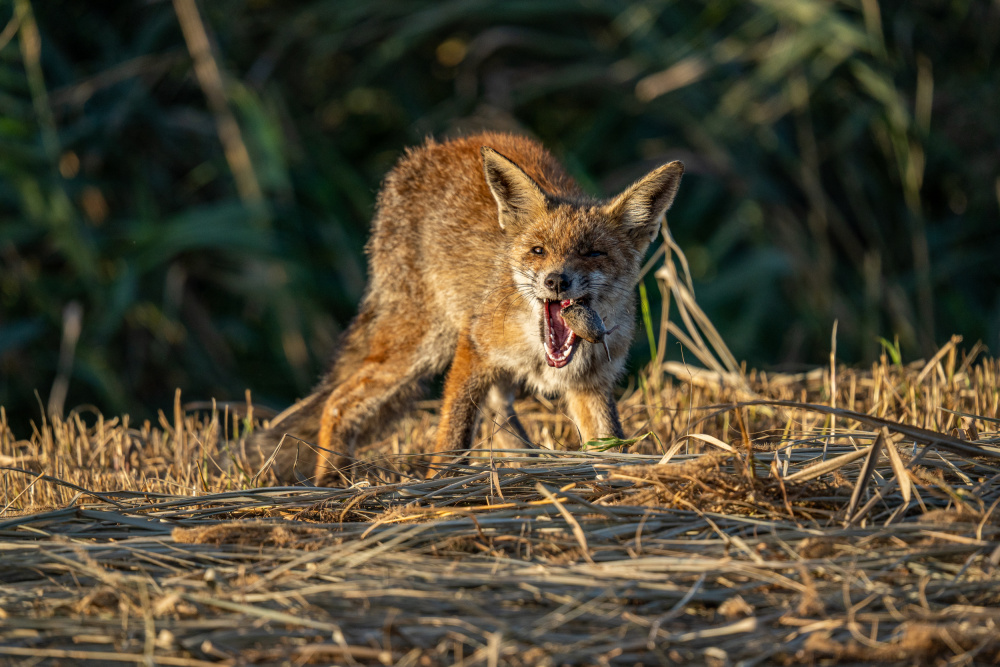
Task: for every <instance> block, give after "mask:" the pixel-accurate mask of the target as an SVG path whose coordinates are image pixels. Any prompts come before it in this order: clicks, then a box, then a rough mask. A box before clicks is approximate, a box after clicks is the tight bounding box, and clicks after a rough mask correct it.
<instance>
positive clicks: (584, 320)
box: [559, 303, 618, 361]
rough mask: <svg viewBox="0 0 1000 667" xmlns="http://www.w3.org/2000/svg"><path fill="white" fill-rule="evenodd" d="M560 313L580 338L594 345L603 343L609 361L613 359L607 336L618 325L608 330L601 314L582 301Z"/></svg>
mask: <svg viewBox="0 0 1000 667" xmlns="http://www.w3.org/2000/svg"><path fill="white" fill-rule="evenodd" d="M559 314H560V315H562V318H563V319H564V320H565V321H566V324H568V325H569V328H570V329H572V330H573V333H575V334H576V335H577V336H579V337H580V338H582V339H584V340H585V341H587V342H588V343H593V344H594V345H596V344H597V343H603V344H604V352H605V353H606V354H607V355H608V361H611V350H609V349H608V342H607V341H606V340H605V337H606V336H607V335H608V334H609V333H611V332H612V331H614V330H615V329H617V328H618V327H617V325H616V326H614V327H612V329H611V331H608V330H606V329H605V328H604V321H603V320H602V319H601V316H600V315H598V314H597V313H596V312H595V311H594V310H593V309H591V308H588V307H587V306H585V305H583V304H582V303H574V304H571V305H569V306H566V307H565V308H563V309H562V311H561V312H560V313H559Z"/></svg>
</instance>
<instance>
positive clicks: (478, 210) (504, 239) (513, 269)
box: [249, 133, 683, 484]
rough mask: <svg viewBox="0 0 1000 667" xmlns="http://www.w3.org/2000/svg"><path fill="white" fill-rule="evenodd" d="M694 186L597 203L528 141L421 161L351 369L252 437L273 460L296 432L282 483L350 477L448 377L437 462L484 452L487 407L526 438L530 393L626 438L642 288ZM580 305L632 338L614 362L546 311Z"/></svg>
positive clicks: (667, 186) (396, 172) (349, 358)
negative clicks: (557, 398)
mask: <svg viewBox="0 0 1000 667" xmlns="http://www.w3.org/2000/svg"><path fill="white" fill-rule="evenodd" d="M682 173H683V166H682V165H681V164H680V163H679V162H673V163H670V164H668V165H664V166H662V167H660V168H658V169H655V170H653V171H652V172H650V174H648V175H647V176H646V177H644V178H642V179H640V180H639V181H637V182H636V183H635V184H634V185H632V186H630V187H629V188H628V189H626V190H625V192H623V193H622V194H620V195H619V196H617V197H614V198H612V199H610V200H596V199H592V198H589V197H587V196H586V195H584V194H583V193H582V191H581V190H580V189H579V187H578V186H577V185H576V184H575V182H574V181H573V180H572V179H571V178H570V177H569V176H568V175H567V174H566V172H565V171H564V170H563V169H562V167H561V166H560V165H559V163H558V162H557V161H556V160H555V158H553V157H552V155H551V154H549V153H548V152H547V151H546V150H545V149H544V148H542V146H541V145H540V144H538V143H537V142H535V141H533V140H531V139H527V138H525V137H519V136H515V135H509V134H493V133H487V134H480V135H475V136H470V137H465V138H462V139H456V140H454V141H449V142H445V143H437V142H434V141H432V140H429V141H427V142H426V143H425V144H424V145H423V146H421V147H419V148H414V149H410V150H408V151H407V152H406V154H405V155H404V156H403V158H402V159H401V160H400V161H399V163H398V164H397V165H396V167H395V168H393V170H392V171H390V172H389V174H388V175H387V176H386V179H385V182H384V184H383V187H382V190H381V191H380V193H379V196H378V201H377V209H376V213H375V218H374V221H373V225H372V236H371V239H370V241H369V243H368V246H367V252H368V257H369V267H370V281H369V284H368V288H367V290H366V292H365V296H364V298H363V300H362V303H361V307H360V312H359V314H358V317H357V318H356V319H355V321H354V322H353V323H352V324H351V326H350V327H349V328H348V330H347V332H345V335H344V337H343V340H342V342H341V348H340V350H339V353H338V356H337V358H336V359H335V360H334V362H333V364H332V366H331V368H330V371H329V372H328V373H327V374H326V376H325V377H324V378H323V380H322V381H321V382H320V384H319V386H318V387H317V388H316V390H315V391H314V393H313V394H312V395H311V396H309V397H307V398H306V399H304V400H303V401H300V402H299V404H297V406H296V408H295V409H294V410H293V411H292V412H291V413H290V414H289V415H288V416H287V417H285V418H283V419H279V420H278V421H276V423H274V424H273V425H272V426H271V428H270V429H268V430H265V431H263V432H260V433H258V434H256V435H255V436H254V437H253V438H252V440H251V442H250V443H249V445H250V447H249V448H250V450H251V452H253V453H256V454H257V455H258V457H259V459H260V460H265V459H267V458H268V457H269V456H270V455H271V453H272V452H273V451H274V450H275V449H276V448H277V446H278V443H279V441H280V440H281V436H282V435H283V434H286V433H287V434H290V435H292V436H294V437H295V438H297V439H300V440H295V441H293V442H289V441H287V440H286V441H285V442H284V443H282V446H281V448H280V449H278V453H277V457H276V465H275V471H276V472H277V474H278V476H279V477H280V478H282V479H286V480H295V479H296V478H297V477H299V476H301V477H308V475H307V474H306V473H311V475H312V476H313V477H314V480H315V481H316V483H317V484H318V483H323V482H325V481H328V480H330V479H333V477H331V473H336V474H337V475H339V476H341V477H343V478H344V479H345V480H346V479H350V471H349V470H347V469H346V468H345V465H346V464H347V462H348V461H349V457H351V456H353V454H354V449H355V446H356V444H357V443H358V442H360V441H363V440H364V439H366V438H370V437H372V436H373V435H374V434H375V433H376V432H377V431H378V429H379V428H380V427H381V426H383V425H385V424H387V423H390V422H391V420H392V418H394V417H395V416H397V415H398V414H400V413H401V412H402V411H403V410H404V409H405V406H406V404H407V403H408V401H409V400H410V399H412V398H413V397H414V396H415V395H417V393H418V387H419V384H420V382H421V380H424V379H426V378H428V377H431V376H434V375H436V374H439V373H442V372H444V371H445V369H446V368H448V366H449V364H450V370H449V371H448V374H447V377H446V380H445V391H444V400H443V406H442V414H441V422H440V424H439V427H438V435H437V441H436V443H435V451H436V452H444V451H446V450H463V449H467V448H468V447H470V446H471V445H472V444H473V443H472V439H473V437H474V433H475V426H476V423H477V419H478V416H479V414H480V412H481V411H482V410H484V409H486V408H487V406H488V407H489V409H490V410H492V411H496V412H498V413H500V414H501V416H502V418H503V420H504V421H505V422H507V423H508V424H510V426H511V429H512V431H514V432H515V433H517V434H518V435H519V436H520V437H523V433H524V431H523V429H522V428H521V426H520V424H519V423H518V422H517V418H516V415H515V414H514V412H513V408H512V406H511V404H510V400H511V395H512V392H511V391H510V390H509V389H510V388H511V387H516V386H524V387H527V388H528V389H530V390H533V391H538V392H542V393H545V394H550V395H557V394H563V395H565V396H566V397H567V399H568V407H569V411H570V415H571V416H572V417H573V419H574V420H575V421H576V423H577V425H578V427H579V429H580V435H581V437H582V438H583V439H584V440H585V441H586V440H589V439H591V438H595V437H604V436H612V435H615V436H621V434H622V430H621V424H620V422H619V419H618V413H617V409H616V407H615V403H614V399H613V397H612V390H613V388H614V386H615V382H616V381H617V378H618V377H619V376H620V375H621V372H622V370H623V368H624V363H625V357H626V354H627V351H628V348H629V344H630V342H631V339H632V334H633V332H634V328H635V323H634V319H635V297H634V294H633V286H634V284H635V281H636V279H637V277H638V272H639V268H640V266H641V262H642V257H643V254H644V253H645V251H646V249H647V247H648V246H649V243H650V242H651V240H652V239H653V238H655V236H656V234H657V231H658V229H659V224H660V218H661V217H662V214H663V212H664V211H665V210H666V209H667V207H669V205H670V203H671V202H672V200H673V197H674V195H675V194H676V191H677V186H678V184H679V181H680V176H681V174H682ZM567 300H569V301H571V302H572V301H575V300H581V301H582V302H584V303H586V304H588V305H589V306H590V308H592V309H593V310H595V311H596V312H597V313H598V314H599V315H600V317H601V318H602V320H603V322H604V324H605V325H606V326H607V329H608V330H611V329H612V327H613V326H617V327H618V328H617V329H616V330H615V333H614V334H612V335H609V336H608V337H607V343H608V347H609V350H610V354H611V361H610V362H609V361H608V359H607V357H606V356H605V352H604V348H603V346H597V347H595V346H593V345H591V344H590V343H585V342H579V341H578V342H576V343H573V342H572V341H573V340H574V339H573V338H571V337H568V335H565V334H566V330H564V329H562V328H560V326H559V324H558V321H559V320H561V316H559V315H558V310H559V308H560V306H558V305H549V306H547V305H546V304H548V303H549V302H553V303H565V302H566V301H567ZM553 312H555V313H556V314H555V315H552V314H551V313H553ZM547 313H549V314H547ZM547 322H548V323H552V324H551V325H550V326H551V327H553V328H552V331H553V332H554V335H553V337H552V338H551V339H550V341H551V346H553V347H551V349H549V350H548V351H546V350H547V348H546V347H545V345H544V340H545V339H546V333H547V331H548V329H546V323H547ZM556 346H561V347H559V349H556ZM568 350H571V351H568ZM300 441H306V442H308V443H314V444H318V445H319V451H318V453H317V451H316V450H315V449H314V448H312V447H309V446H306V445H302V444H301V442H300ZM440 460H442V459H441V458H440V456H437V457H435V461H440Z"/></svg>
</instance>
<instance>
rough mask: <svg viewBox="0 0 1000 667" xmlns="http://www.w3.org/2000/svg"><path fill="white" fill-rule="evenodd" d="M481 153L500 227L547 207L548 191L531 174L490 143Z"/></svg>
mask: <svg viewBox="0 0 1000 667" xmlns="http://www.w3.org/2000/svg"><path fill="white" fill-rule="evenodd" d="M479 152H480V153H481V154H482V156H483V171H484V173H485V174H486V185H488V186H489V187H490V192H491V193H492V194H493V198H494V199H495V200H496V202H497V211H498V214H499V221H500V228H501V229H505V228H506V227H507V224H508V223H516V222H517V221H518V220H523V219H527V218H531V217H535V216H536V215H538V214H539V213H541V212H542V211H544V210H545V193H544V192H542V189H541V188H540V187H538V184H537V183H535V181H534V180H533V179H532V178H531V176H528V175H527V174H526V173H524V170H523V169H521V168H520V167H518V166H517V165H516V164H514V162H512V161H511V160H509V159H507V158H506V157H504V156H503V155H501V154H500V153H497V152H496V151H495V150H493V149H492V148H490V147H489V146H483V147H482V148H480V149H479Z"/></svg>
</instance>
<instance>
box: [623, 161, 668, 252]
mask: <svg viewBox="0 0 1000 667" xmlns="http://www.w3.org/2000/svg"><path fill="white" fill-rule="evenodd" d="M683 173H684V163H682V162H679V161H676V160H675V161H673V162H671V163H670V164H665V165H663V166H662V167H658V168H656V169H654V170H653V171H651V172H649V173H648V174H646V175H645V176H644V177H643V178H641V179H639V180H638V181H636V182H635V183H633V184H632V185H630V186H629V187H628V188H627V189H626V190H625V192H623V193H621V194H620V195H618V196H617V197H615V198H614V200H613V201H612V202H611V204H610V205H609V206H608V210H609V212H610V214H611V215H612V216H613V217H614V218H617V219H618V220H620V221H621V223H622V224H624V225H626V226H627V227H629V228H630V231H632V232H633V234H634V236H635V238H636V240H637V241H639V242H640V243H651V242H652V241H653V240H654V239H655V238H656V235H657V234H658V233H659V232H660V218H661V217H662V216H663V214H664V213H665V212H666V210H667V209H668V208H670V205H671V204H672V203H673V202H674V197H675V196H676V195H677V188H678V187H679V186H680V184H681V175H682V174H683Z"/></svg>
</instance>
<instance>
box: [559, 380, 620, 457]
mask: <svg viewBox="0 0 1000 667" xmlns="http://www.w3.org/2000/svg"><path fill="white" fill-rule="evenodd" d="M566 402H567V407H568V408H569V414H570V417H572V419H573V422H574V423H575V424H576V426H577V428H578V429H579V430H580V444H581V445H583V444H585V443H587V442H590V441H591V440H596V439H598V438H612V437H613V438H624V437H625V432H624V431H623V430H622V423H621V419H619V417H618V404H617V403H616V402H615V397H614V395H613V394H612V392H611V389H610V388H609V389H602V388H599V387H580V388H575V389H570V390H567V391H566Z"/></svg>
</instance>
